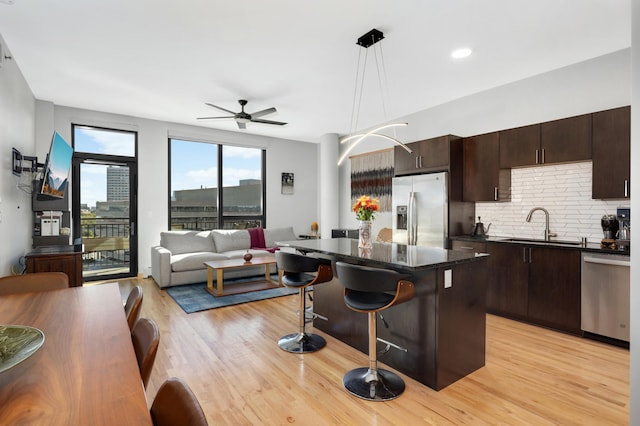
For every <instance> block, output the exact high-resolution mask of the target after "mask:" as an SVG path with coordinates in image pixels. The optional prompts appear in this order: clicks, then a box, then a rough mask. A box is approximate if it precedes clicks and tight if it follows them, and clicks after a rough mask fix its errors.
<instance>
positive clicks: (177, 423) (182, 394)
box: [150, 377, 208, 426]
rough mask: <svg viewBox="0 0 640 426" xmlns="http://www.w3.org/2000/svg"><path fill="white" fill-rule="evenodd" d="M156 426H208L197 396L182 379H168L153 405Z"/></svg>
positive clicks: (153, 418) (152, 415)
mask: <svg viewBox="0 0 640 426" xmlns="http://www.w3.org/2000/svg"><path fill="white" fill-rule="evenodd" d="M150 412H151V421H153V424H154V425H155V426H183V425H190V426H207V425H208V423H207V418H206V417H205V415H204V412H203V411H202V407H201V406H200V403H199V402H198V399H197V398H196V396H195V394H194V393H193V391H192V390H191V388H189V386H188V385H187V384H186V383H185V382H184V381H183V380H181V379H179V378H177V377H172V378H170V379H167V380H166V381H165V382H164V383H163V384H162V385H161V386H160V388H159V389H158V393H157V394H156V396H155V398H154V399H153V403H152V404H151V410H150Z"/></svg>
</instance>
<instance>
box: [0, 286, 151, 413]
mask: <svg viewBox="0 0 640 426" xmlns="http://www.w3.org/2000/svg"><path fill="white" fill-rule="evenodd" d="M0 324H2V325H26V326H31V327H36V328H38V329H40V330H42V332H43V333H44V336H45V340H44V344H43V345H42V347H40V349H38V350H37V351H36V352H35V353H34V354H33V355H31V356H30V357H29V358H27V359H25V360H24V361H22V362H21V363H19V364H17V365H15V366H14V367H12V368H10V369H8V370H6V371H4V372H2V373H0V423H1V424H47V425H147V424H149V425H150V424H151V417H150V415H149V410H148V407H147V401H146V396H145V391H144V387H143V385H142V380H141V378H140V372H139V369H138V364H137V361H136V356H135V353H134V350H133V344H132V342H131V332H130V330H129V327H128V325H127V321H126V318H125V314H124V309H123V306H122V298H121V295H120V291H119V289H118V284H117V283H112V284H99V285H93V286H87V287H74V288H68V289H63V290H53V291H45V292H38V293H24V294H14V295H7V296H0Z"/></svg>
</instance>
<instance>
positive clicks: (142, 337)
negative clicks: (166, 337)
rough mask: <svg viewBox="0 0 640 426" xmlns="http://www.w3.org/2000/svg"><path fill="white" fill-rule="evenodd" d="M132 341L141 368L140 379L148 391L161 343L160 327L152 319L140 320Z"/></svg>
mask: <svg viewBox="0 0 640 426" xmlns="http://www.w3.org/2000/svg"><path fill="white" fill-rule="evenodd" d="M131 340H132V342H133V349H134V351H135V353H136V359H137V360H138V367H139V368H140V377H141V378H142V383H143V384H144V387H145V389H146V388H147V383H148V382H149V377H150V376H151V370H152V369H153V363H154V362H155V360H156V354H157V353H158V344H159V343H160V331H159V330H158V325H157V324H156V322H155V321H154V320H152V319H149V318H140V319H139V320H138V321H136V323H135V325H134V326H133V329H132V330H131Z"/></svg>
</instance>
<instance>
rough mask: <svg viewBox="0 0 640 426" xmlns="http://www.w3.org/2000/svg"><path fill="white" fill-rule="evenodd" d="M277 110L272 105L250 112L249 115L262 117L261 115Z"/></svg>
mask: <svg viewBox="0 0 640 426" xmlns="http://www.w3.org/2000/svg"><path fill="white" fill-rule="evenodd" d="M277 111H278V110H277V109H275V108H274V107H271V108H267V109H263V110H262V111H257V112H252V113H251V117H253V118H258V117H262V116H263V115H267V114H273V113H274V112H277Z"/></svg>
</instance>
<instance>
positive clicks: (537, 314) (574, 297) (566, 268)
mask: <svg viewBox="0 0 640 426" xmlns="http://www.w3.org/2000/svg"><path fill="white" fill-rule="evenodd" d="M529 250H530V261H531V263H530V265H529V309H528V316H529V319H531V320H532V321H535V322H537V323H539V324H542V325H546V326H549V327H553V328H556V329H560V330H564V331H568V332H572V333H580V251H579V250H564V249H553V248H539V247H532V248H529Z"/></svg>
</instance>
